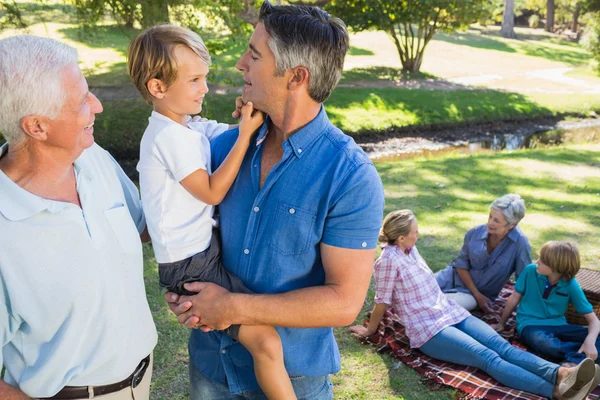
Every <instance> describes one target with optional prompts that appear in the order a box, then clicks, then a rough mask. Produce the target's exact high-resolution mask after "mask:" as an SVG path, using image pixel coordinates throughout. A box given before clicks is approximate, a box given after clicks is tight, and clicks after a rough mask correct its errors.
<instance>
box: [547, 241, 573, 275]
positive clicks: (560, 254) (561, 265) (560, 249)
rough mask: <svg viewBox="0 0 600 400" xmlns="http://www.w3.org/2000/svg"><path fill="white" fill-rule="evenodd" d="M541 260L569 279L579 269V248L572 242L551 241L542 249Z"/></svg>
mask: <svg viewBox="0 0 600 400" xmlns="http://www.w3.org/2000/svg"><path fill="white" fill-rule="evenodd" d="M540 261H541V262H542V263H544V264H546V265H547V266H548V267H550V269H551V270H552V271H554V272H556V273H559V274H561V276H562V278H563V279H564V280H565V281H568V280H569V279H572V278H574V277H575V275H577V272H578V271H579V267H580V259H579V250H578V249H577V246H575V245H574V244H573V243H570V242H555V241H550V242H547V243H546V244H544V245H543V246H542V248H541V249H540Z"/></svg>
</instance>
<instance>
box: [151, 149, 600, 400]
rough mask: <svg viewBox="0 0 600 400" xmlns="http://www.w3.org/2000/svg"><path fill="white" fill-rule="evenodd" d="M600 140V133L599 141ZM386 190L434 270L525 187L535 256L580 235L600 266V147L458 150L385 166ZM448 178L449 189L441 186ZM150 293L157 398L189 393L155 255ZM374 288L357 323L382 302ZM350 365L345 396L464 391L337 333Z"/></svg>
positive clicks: (585, 253)
mask: <svg viewBox="0 0 600 400" xmlns="http://www.w3.org/2000/svg"><path fill="white" fill-rule="evenodd" d="M596 140H598V138H596ZM376 167H377V169H378V171H379V173H380V175H381V178H382V180H383V183H384V187H385V197H386V206H385V211H386V213H387V212H390V211H392V210H396V209H400V208H410V209H412V210H413V211H414V212H415V214H416V215H417V218H418V219H419V231H420V232H421V235H422V236H421V238H420V239H419V243H418V246H419V251H420V253H421V254H422V255H423V257H424V258H425V260H427V262H428V263H429V266H430V267H431V268H432V269H433V270H439V269H441V268H443V267H444V266H445V265H446V264H447V263H448V262H450V261H451V260H452V259H453V258H454V257H455V256H456V255H457V254H458V251H459V249H460V247H461V244H462V240H463V237H464V234H465V232H466V231H467V230H468V229H470V228H471V227H473V226H475V225H479V224H483V223H485V222H486V221H487V212H488V207H489V204H490V203H491V202H492V201H493V200H494V199H495V198H497V197H498V196H501V195H503V194H505V193H509V192H515V193H519V194H521V195H522V196H523V197H524V199H525V201H526V204H527V213H526V216H525V218H524V219H523V221H522V222H521V224H520V226H521V228H522V229H523V230H524V232H525V233H526V235H527V236H528V238H529V240H530V242H531V246H532V252H533V254H532V255H533V256H535V252H536V251H537V250H538V249H539V248H540V247H541V245H542V244H543V243H544V242H546V241H548V240H551V239H553V240H572V241H575V242H576V243H577V244H578V246H579V249H580V251H581V254H582V265H583V267H586V268H593V269H599V270H600V248H598V246H597V238H598V237H599V236H600V211H599V210H600V179H598V176H600V144H598V143H595V144H579V145H567V146H564V147H559V148H545V149H536V150H522V151H515V152H511V153H508V152H502V153H495V154H481V155H471V156H468V155H467V156H466V155H459V154H454V155H448V156H444V157H441V158H436V159H428V158H419V159H411V160H404V161H395V162H392V161H390V162H376ZM439 183H443V184H444V186H443V187H442V186H440V185H438V184H439ZM145 258H146V262H145V276H146V288H147V289H146V291H147V293H148V299H149V302H150V307H151V309H152V312H153V314H154V318H155V321H156V324H157V327H158V330H159V343H158V347H157V348H156V350H155V372H154V382H153V386H152V399H178V398H182V397H183V398H185V395H184V393H187V383H186V382H187V381H186V379H187V370H186V367H185V362H186V351H187V347H186V346H187V344H186V340H187V332H186V330H185V329H182V328H180V327H179V326H178V325H177V322H176V320H175V318H174V316H173V315H170V314H169V312H168V310H167V307H166V305H165V303H164V301H163V299H162V294H161V293H160V291H159V290H158V282H157V271H156V264H155V261H154V259H153V258H152V256H151V251H149V249H148V248H147V249H146V253H145ZM373 297H374V286H373V282H371V287H370V290H369V294H368V295H367V299H366V301H365V304H364V306H363V309H362V311H361V313H360V315H359V316H358V318H357V320H356V323H362V322H363V321H364V319H365V318H366V314H367V312H368V311H370V310H371V309H372V307H373ZM335 335H336V338H337V340H338V344H339V347H340V351H341V354H342V370H341V371H340V373H338V374H337V375H335V376H333V377H332V381H333V383H334V385H335V386H334V392H335V397H336V398H337V399H365V400H371V399H374V400H378V399H407V400H434V399H436V400H437V399H448V400H450V399H453V398H455V391H454V390H452V389H445V390H442V391H439V392H430V391H429V390H428V389H427V388H426V387H425V386H424V385H422V384H421V383H420V379H421V377H420V376H419V375H418V374H416V373H415V372H414V371H412V370H411V369H410V368H409V367H407V366H405V365H403V364H401V363H400V364H399V363H398V362H397V361H396V360H394V359H393V358H391V357H390V356H388V355H380V354H378V353H376V352H375V349H374V348H373V347H371V346H365V345H362V344H359V343H358V342H357V341H356V339H354V338H353V337H352V336H351V335H350V334H349V333H348V331H347V330H346V329H345V328H338V329H335Z"/></svg>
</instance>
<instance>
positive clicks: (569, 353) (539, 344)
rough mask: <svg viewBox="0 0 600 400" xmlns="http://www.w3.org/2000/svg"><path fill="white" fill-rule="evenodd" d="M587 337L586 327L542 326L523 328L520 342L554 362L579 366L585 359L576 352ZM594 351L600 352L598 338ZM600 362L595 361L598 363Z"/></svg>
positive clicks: (568, 325) (581, 354) (583, 355)
mask: <svg viewBox="0 0 600 400" xmlns="http://www.w3.org/2000/svg"><path fill="white" fill-rule="evenodd" d="M587 335H588V328H587V326H581V325H573V324H566V325H559V326H542V325H539V326H537V325H529V326H526V327H525V328H523V331H522V332H521V335H520V336H519V337H520V338H521V342H523V343H524V344H525V345H527V346H528V347H529V348H530V349H531V350H532V351H533V352H534V353H538V354H539V355H541V356H542V357H544V358H547V359H549V360H553V361H556V362H573V363H577V364H579V363H580V362H581V361H583V359H584V358H585V357H586V355H585V354H584V353H579V352H578V350H579V348H580V347H581V345H582V344H583V341H584V340H585V338H586V337H587ZM596 349H598V350H599V351H600V337H599V338H598V339H596ZM599 362H600V360H598V359H597V360H596V363H599Z"/></svg>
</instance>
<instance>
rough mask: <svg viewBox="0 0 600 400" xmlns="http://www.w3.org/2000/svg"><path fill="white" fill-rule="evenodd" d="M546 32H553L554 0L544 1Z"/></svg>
mask: <svg viewBox="0 0 600 400" xmlns="http://www.w3.org/2000/svg"><path fill="white" fill-rule="evenodd" d="M545 29H546V32H554V0H548V1H547V2H546V27H545Z"/></svg>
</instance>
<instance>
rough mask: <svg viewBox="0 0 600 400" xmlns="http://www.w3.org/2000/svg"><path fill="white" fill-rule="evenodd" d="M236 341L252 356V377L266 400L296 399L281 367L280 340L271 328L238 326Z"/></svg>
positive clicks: (282, 364) (287, 377)
mask: <svg viewBox="0 0 600 400" xmlns="http://www.w3.org/2000/svg"><path fill="white" fill-rule="evenodd" d="M238 339H239V341H240V343H241V344H243V345H244V347H245V348H246V349H248V351H249V352H250V354H252V358H253V359H254V373H255V374H256V380H258V384H259V385H260V388H261V389H262V391H263V392H264V393H265V396H267V398H268V399H269V400H289V399H296V395H295V393H294V388H293V387H292V381H291V380H290V377H289V375H288V373H287V371H286V369H285V364H284V363H283V347H282V346H281V338H280V337H279V334H278V333H277V331H276V330H275V328H273V327H272V326H248V325H242V326H240V331H239V336H238Z"/></svg>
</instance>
